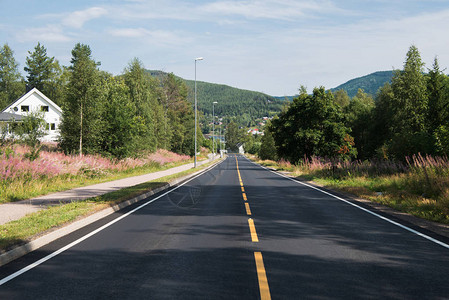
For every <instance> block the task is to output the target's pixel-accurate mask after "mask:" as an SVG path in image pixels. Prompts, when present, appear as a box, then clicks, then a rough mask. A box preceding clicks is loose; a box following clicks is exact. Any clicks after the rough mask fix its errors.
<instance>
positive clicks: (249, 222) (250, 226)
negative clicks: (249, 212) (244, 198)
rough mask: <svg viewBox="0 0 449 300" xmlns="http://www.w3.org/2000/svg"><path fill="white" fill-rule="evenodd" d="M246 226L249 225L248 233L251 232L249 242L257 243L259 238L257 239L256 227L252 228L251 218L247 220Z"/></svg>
mask: <svg viewBox="0 0 449 300" xmlns="http://www.w3.org/2000/svg"><path fill="white" fill-rule="evenodd" d="M248 224H249V231H250V232H251V241H253V242H254V243H257V242H258V241H259V238H258V237H257V233H256V226H254V221H253V219H251V218H250V219H248Z"/></svg>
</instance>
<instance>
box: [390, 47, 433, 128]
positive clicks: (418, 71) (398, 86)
mask: <svg viewBox="0 0 449 300" xmlns="http://www.w3.org/2000/svg"><path fill="white" fill-rule="evenodd" d="M423 72H424V63H423V62H422V60H421V55H420V53H419V51H418V48H416V46H414V45H412V46H410V49H409V51H408V52H407V55H406V60H405V63H404V69H403V70H402V71H397V72H395V74H394V76H393V78H392V83H391V87H392V89H393V94H394V100H395V101H396V105H397V107H398V108H400V109H397V110H396V124H395V125H396V132H398V133H402V132H404V131H408V132H410V133H415V132H420V131H423V130H425V129H426V116H427V109H428V97H427V86H426V78H425V76H424V73H423Z"/></svg>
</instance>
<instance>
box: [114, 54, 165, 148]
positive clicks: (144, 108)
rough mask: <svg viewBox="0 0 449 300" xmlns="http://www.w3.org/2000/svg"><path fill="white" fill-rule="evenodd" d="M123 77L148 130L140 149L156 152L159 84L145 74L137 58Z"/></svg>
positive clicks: (138, 113)
mask: <svg viewBox="0 0 449 300" xmlns="http://www.w3.org/2000/svg"><path fill="white" fill-rule="evenodd" d="M123 77H124V79H125V84H126V85H127V86H128V88H129V91H130V96H131V101H132V102H133V103H134V105H135V106H136V112H137V115H138V116H140V117H141V118H142V120H143V121H144V124H145V128H146V130H145V132H143V133H142V136H141V137H140V143H139V146H138V147H139V148H140V149H148V150H151V151H155V150H156V148H157V140H156V134H155V130H156V120H155V115H154V109H155V107H156V105H157V95H156V94H155V93H154V88H155V87H157V86H158V84H157V83H155V82H154V80H152V79H151V76H150V75H149V74H147V73H146V72H145V69H144V67H143V64H142V62H141V61H140V60H139V59H137V58H134V59H133V60H132V61H131V62H130V63H129V65H128V67H127V68H126V69H125V74H124V75H123ZM152 89H153V90H152ZM158 110H159V109H158Z"/></svg>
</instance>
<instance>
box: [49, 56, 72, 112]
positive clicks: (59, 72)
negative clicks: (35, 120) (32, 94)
mask: <svg viewBox="0 0 449 300" xmlns="http://www.w3.org/2000/svg"><path fill="white" fill-rule="evenodd" d="M51 68H52V71H51V72H50V77H49V78H48V80H47V81H46V82H45V83H44V87H43V90H42V92H43V93H44V94H45V95H46V96H47V97H48V98H50V99H51V100H52V101H53V102H55V103H56V104H57V105H59V106H62V105H63V103H64V97H65V94H66V88H67V85H68V83H69V79H70V70H69V68H67V67H64V66H61V65H60V64H59V61H58V60H56V59H55V60H54V61H53V63H52V64H51Z"/></svg>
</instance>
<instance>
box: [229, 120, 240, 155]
mask: <svg viewBox="0 0 449 300" xmlns="http://www.w3.org/2000/svg"><path fill="white" fill-rule="evenodd" d="M225 139H226V148H228V149H230V150H231V151H237V150H238V147H237V144H239V143H241V142H243V140H242V136H241V134H240V131H239V128H238V126H237V124H236V123H234V122H231V123H229V124H228V126H227V127H226V134H225Z"/></svg>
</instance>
